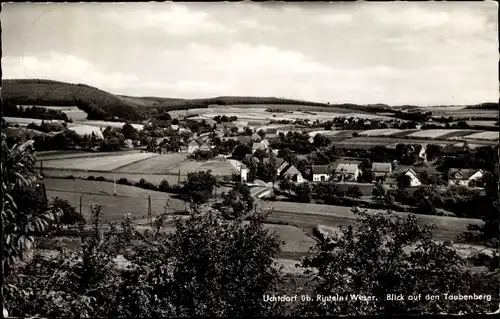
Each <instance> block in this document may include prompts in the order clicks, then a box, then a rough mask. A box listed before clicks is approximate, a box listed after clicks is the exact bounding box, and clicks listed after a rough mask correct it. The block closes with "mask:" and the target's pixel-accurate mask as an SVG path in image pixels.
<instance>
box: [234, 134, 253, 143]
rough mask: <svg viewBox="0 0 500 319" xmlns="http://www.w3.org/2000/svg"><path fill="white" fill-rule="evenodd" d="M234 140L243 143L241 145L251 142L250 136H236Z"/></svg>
mask: <svg viewBox="0 0 500 319" xmlns="http://www.w3.org/2000/svg"><path fill="white" fill-rule="evenodd" d="M236 140H237V141H238V142H240V143H243V144H248V143H250V142H251V141H252V140H251V138H250V136H244V135H239V136H237V137H236Z"/></svg>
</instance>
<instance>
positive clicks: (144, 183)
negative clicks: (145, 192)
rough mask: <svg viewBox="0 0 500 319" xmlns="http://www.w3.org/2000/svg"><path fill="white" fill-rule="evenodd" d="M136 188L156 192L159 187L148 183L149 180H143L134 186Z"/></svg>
mask: <svg viewBox="0 0 500 319" xmlns="http://www.w3.org/2000/svg"><path fill="white" fill-rule="evenodd" d="M134 186H135V187H139V188H144V189H150V190H156V189H157V187H156V186H155V185H154V184H152V183H151V182H148V181H147V180H145V179H144V178H141V179H140V180H139V182H137V183H135V184H134Z"/></svg>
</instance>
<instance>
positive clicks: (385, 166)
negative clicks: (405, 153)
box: [372, 162, 392, 179]
mask: <svg viewBox="0 0 500 319" xmlns="http://www.w3.org/2000/svg"><path fill="white" fill-rule="evenodd" d="M391 173H392V166H391V163H378V162H373V163H372V175H373V179H376V178H380V177H382V178H387V177H389V175H391Z"/></svg>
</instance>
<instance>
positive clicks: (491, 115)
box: [426, 108, 498, 120]
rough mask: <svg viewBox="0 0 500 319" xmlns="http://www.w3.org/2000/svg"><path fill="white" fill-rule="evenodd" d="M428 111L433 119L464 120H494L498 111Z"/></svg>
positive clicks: (446, 109) (450, 109)
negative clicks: (449, 118) (450, 118)
mask: <svg viewBox="0 0 500 319" xmlns="http://www.w3.org/2000/svg"><path fill="white" fill-rule="evenodd" d="M426 111H427V109H426ZM430 111H432V115H433V117H441V116H444V117H450V116H451V117H453V118H457V119H464V120H467V119H470V118H482V119H488V120H495V119H496V118H497V116H498V110H481V109H464V108H462V109H452V108H442V109H441V108H436V109H430Z"/></svg>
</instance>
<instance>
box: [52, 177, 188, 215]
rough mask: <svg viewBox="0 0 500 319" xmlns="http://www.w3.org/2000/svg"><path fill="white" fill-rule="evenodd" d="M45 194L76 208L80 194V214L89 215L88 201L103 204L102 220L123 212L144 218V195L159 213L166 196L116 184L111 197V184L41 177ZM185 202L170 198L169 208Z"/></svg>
mask: <svg viewBox="0 0 500 319" xmlns="http://www.w3.org/2000/svg"><path fill="white" fill-rule="evenodd" d="M44 182H45V187H46V189H47V196H48V197H50V198H53V197H59V198H62V199H65V200H67V201H69V202H70V203H71V204H72V205H73V206H74V207H76V208H77V209H78V210H79V207H80V197H82V213H83V215H84V216H85V218H89V217H90V216H89V214H90V203H91V202H94V203H98V204H100V205H102V206H103V209H102V213H103V220H108V221H120V220H122V219H123V217H124V215H125V214H127V213H130V214H131V217H132V218H134V217H135V219H144V218H147V212H148V196H151V207H152V211H153V212H156V213H163V211H164V206H165V203H166V200H167V198H168V197H169V196H170V195H168V194H166V193H162V192H156V191H149V190H145V189H141V188H137V187H133V186H126V185H116V196H113V183H108V182H96V181H84V180H78V179H75V180H68V179H50V178H46V179H45V180H44ZM185 208H186V206H185V203H184V202H183V201H181V200H179V199H176V198H171V199H170V209H171V211H185Z"/></svg>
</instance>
